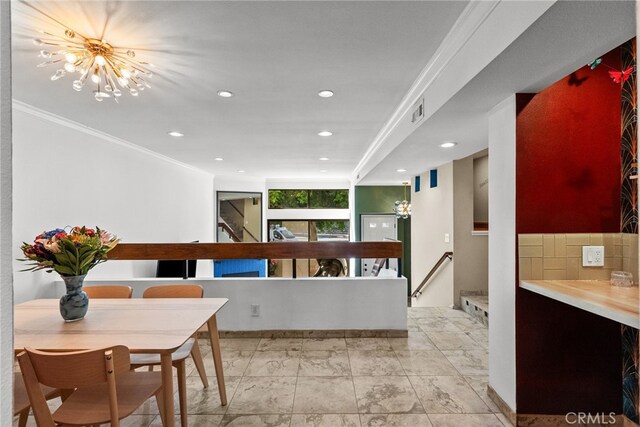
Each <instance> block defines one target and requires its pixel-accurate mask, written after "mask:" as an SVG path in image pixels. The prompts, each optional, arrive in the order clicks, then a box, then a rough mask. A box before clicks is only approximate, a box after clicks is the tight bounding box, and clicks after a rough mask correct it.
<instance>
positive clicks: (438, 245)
mask: <svg viewBox="0 0 640 427" xmlns="http://www.w3.org/2000/svg"><path fill="white" fill-rule="evenodd" d="M421 182H422V183H423V185H422V189H421V190H420V191H419V192H418V193H415V192H414V193H412V194H411V211H412V213H411V218H412V221H411V270H412V271H411V289H412V291H413V290H415V289H416V288H417V287H418V285H419V284H420V282H421V281H422V279H424V277H425V276H426V275H427V273H428V272H429V270H430V269H431V267H433V265H434V264H435V263H436V262H437V261H438V259H440V257H441V256H442V254H443V253H445V252H447V251H451V250H453V238H454V236H453V163H447V164H445V165H442V166H440V167H439V168H438V186H437V187H435V188H429V172H426V173H424V174H422V175H421ZM445 233H446V234H449V243H445V241H444V235H445ZM454 260H455V258H454ZM453 262H455V261H453ZM453 262H451V263H450V262H448V261H447V262H446V263H445V264H443V265H442V267H440V269H439V270H438V272H437V273H436V275H435V276H433V278H432V279H431V280H430V281H429V283H428V284H427V286H426V287H425V288H424V290H423V292H422V295H421V296H420V297H419V298H417V299H414V301H413V302H412V305H413V306H416V307H426V306H431V307H443V306H450V305H452V304H453V302H454V301H453Z"/></svg>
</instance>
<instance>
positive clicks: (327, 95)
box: [318, 89, 333, 98]
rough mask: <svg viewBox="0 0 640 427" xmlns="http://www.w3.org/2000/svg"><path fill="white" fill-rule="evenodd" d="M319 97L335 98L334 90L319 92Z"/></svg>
mask: <svg viewBox="0 0 640 427" xmlns="http://www.w3.org/2000/svg"><path fill="white" fill-rule="evenodd" d="M318 96H319V97H320V98H331V97H332V96H333V91H332V90H328V89H325V90H321V91H320V92H318Z"/></svg>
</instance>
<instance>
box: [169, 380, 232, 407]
mask: <svg viewBox="0 0 640 427" xmlns="http://www.w3.org/2000/svg"><path fill="white" fill-rule="evenodd" d="M207 379H208V380H209V387H208V388H204V387H203V386H202V381H200V377H188V378H187V413H188V414H189V415H192V414H193V415H213V414H224V413H225V412H226V411H227V407H226V406H222V404H221V402H220V393H219V391H218V383H217V382H216V378H215V377H207ZM239 383H240V377H226V378H225V379H224V384H225V389H226V391H227V400H228V399H229V398H231V396H233V394H234V393H235V391H236V388H237V387H238V384H239ZM174 401H175V411H176V414H179V413H180V405H179V402H178V395H177V393H176V394H175V399H174ZM156 413H157V412H156Z"/></svg>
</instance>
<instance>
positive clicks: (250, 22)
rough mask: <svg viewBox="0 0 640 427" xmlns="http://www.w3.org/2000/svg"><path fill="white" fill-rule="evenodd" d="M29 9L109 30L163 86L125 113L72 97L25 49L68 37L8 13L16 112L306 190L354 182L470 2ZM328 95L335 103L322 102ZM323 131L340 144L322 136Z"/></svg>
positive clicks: (89, 29)
mask: <svg viewBox="0 0 640 427" xmlns="http://www.w3.org/2000/svg"><path fill="white" fill-rule="evenodd" d="M30 4H32V5H34V6H35V7H36V8H38V9H39V10H40V11H42V12H45V13H47V14H48V15H50V16H51V17H53V18H55V19H57V20H59V21H61V22H63V23H64V24H66V25H68V26H70V27H72V28H74V29H75V30H76V31H78V32H80V33H83V34H85V35H87V36H97V37H99V36H100V34H101V33H102V31H103V29H104V30H105V34H104V38H105V40H107V41H108V42H109V43H112V44H113V45H117V46H123V45H124V46H130V47H134V48H137V49H136V52H137V57H138V58H140V59H143V60H147V61H149V62H152V63H154V64H155V65H156V76H155V77H154V78H153V79H152V80H151V84H152V88H151V89H147V90H146V91H144V92H142V93H141V95H140V96H139V97H137V98H133V97H130V96H129V95H128V94H124V95H123V96H122V97H121V98H120V104H115V103H114V102H113V101H111V100H106V101H104V102H102V103H98V102H96V101H95V100H94V99H93V96H92V94H91V92H90V90H88V89H89V88H85V90H83V91H82V92H76V91H74V90H73V89H72V87H71V83H72V81H73V78H72V77H70V76H66V77H65V78H63V79H61V80H58V81H55V82H52V81H51V80H50V79H49V77H50V76H51V75H52V74H53V73H54V72H55V67H53V66H49V67H45V68H36V65H37V64H38V63H39V62H41V61H42V59H40V58H38V57H37V54H38V51H39V48H38V47H37V46H34V45H33V43H32V42H31V40H32V39H33V38H34V37H37V36H38V35H37V32H36V30H39V29H46V30H49V31H52V32H53V31H55V32H56V33H62V30H60V27H58V26H57V25H55V24H53V22H52V21H51V20H50V19H48V18H46V17H44V16H43V15H42V14H40V13H39V12H36V11H34V10H33V9H32V8H29V7H27V6H26V5H25V4H22V3H18V2H15V1H14V2H13V33H14V39H13V43H14V50H13V53H14V55H13V96H14V98H15V99H16V100H18V101H21V102H23V103H26V104H30V105H32V106H34V107H36V108H39V109H42V110H45V111H48V112H51V113H54V114H56V115H58V116H62V117H64V118H67V119H69V120H72V121H75V122H79V123H81V124H82V125H85V126H89V127H91V128H94V129H97V130H99V131H102V132H105V133H107V134H110V135H113V136H115V137H117V138H121V139H124V140H126V141H128V142H130V143H133V144H136V145H139V146H142V147H145V148H147V149H150V150H153V151H155V152H158V153H160V154H163V155H165V156H168V157H171V158H173V159H175V160H177V161H179V162H183V163H186V164H189V165H192V166H194V167H196V168H199V169H202V170H205V171H208V172H210V173H212V174H215V175H233V174H236V170H238V169H243V170H245V171H246V173H245V174H244V175H249V176H255V177H260V178H301V179H308V178H329V177H331V178H345V177H350V174H351V173H352V172H353V170H354V167H355V166H356V164H357V163H358V161H360V159H361V157H362V154H363V152H364V151H365V150H366V148H367V147H368V146H369V144H370V143H371V141H372V140H373V138H374V137H375V136H376V134H377V133H378V131H379V130H380V129H381V127H382V126H383V125H384V123H385V122H386V121H387V120H388V119H389V117H390V116H391V114H392V113H393V111H394V109H395V108H396V107H397V105H398V104H399V103H400V101H401V99H402V97H403V96H404V94H405V93H406V92H407V91H408V89H409V88H410V86H411V84H412V83H413V81H414V80H415V78H416V77H417V75H418V73H419V72H420V71H421V69H422V68H423V67H424V66H425V64H426V63H427V61H428V60H429V59H430V58H431V56H432V55H433V53H434V52H435V51H436V49H437V48H438V46H439V45H440V43H441V41H442V40H443V38H444V37H445V35H446V34H447V32H448V31H449V29H450V28H451V27H452V25H453V24H454V22H455V21H456V19H457V18H458V16H459V15H460V13H461V12H462V11H463V9H464V8H465V7H466V5H467V2H465V1H453V2H444V1H434V2H422V1H420V2H413V1H409V2H399V1H386V2H384V1H382V2H362V1H356V2H348V1H337V2H328V1H324V2H307V1H302V2H289V1H287V2H278V1H275V2H271V1H258V2H238V1H235V2H221V1H209V2H207V1H194V2H187V1H182V2H169V1H141V2H133V1H125V2H37V3H36V2H30ZM220 89H228V90H231V91H233V92H234V93H235V97H233V98H230V99H223V98H220V97H218V96H217V95H216V92H217V91H218V90H220ZM321 89H331V90H333V91H335V96H334V97H333V98H330V99H322V98H320V97H318V96H317V92H318V91H319V90H321ZM325 129H328V130H331V131H332V132H333V133H334V135H333V136H332V137H329V138H322V137H319V136H317V132H318V131H320V130H325ZM169 130H178V131H180V132H183V133H184V134H185V136H184V137H182V138H172V137H170V136H168V135H167V131H169ZM215 157H223V158H224V161H222V162H219V161H215V160H214V158H215ZM320 157H329V158H330V160H329V161H324V162H321V161H319V160H318V159H319V158H320ZM321 170H326V171H327V172H326V173H321V172H320V171H321Z"/></svg>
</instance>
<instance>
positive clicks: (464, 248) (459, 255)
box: [453, 156, 489, 306]
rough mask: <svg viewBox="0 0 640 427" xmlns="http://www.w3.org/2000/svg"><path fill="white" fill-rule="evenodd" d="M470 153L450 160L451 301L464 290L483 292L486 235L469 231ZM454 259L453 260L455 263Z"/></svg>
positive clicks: (485, 285)
mask: <svg viewBox="0 0 640 427" xmlns="http://www.w3.org/2000/svg"><path fill="white" fill-rule="evenodd" d="M473 165H474V159H473V156H468V157H465V158H464V159H460V160H455V161H454V162H453V239H454V240H453V259H454V264H453V304H454V305H455V306H460V294H461V292H464V291H467V292H469V291H472V292H487V289H488V283H487V282H488V267H489V262H488V241H487V240H488V238H487V235H486V234H477V233H474V232H473V215H474V203H475V200H474V167H473ZM456 261H457V262H456Z"/></svg>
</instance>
